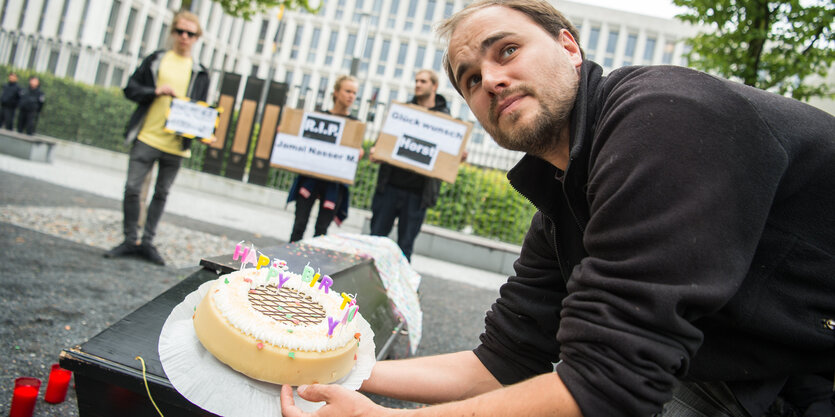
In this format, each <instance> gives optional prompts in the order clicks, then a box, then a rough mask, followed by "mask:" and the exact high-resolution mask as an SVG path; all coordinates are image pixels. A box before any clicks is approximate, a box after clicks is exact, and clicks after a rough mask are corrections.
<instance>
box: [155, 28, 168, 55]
mask: <svg viewBox="0 0 835 417" xmlns="http://www.w3.org/2000/svg"><path fill="white" fill-rule="evenodd" d="M166 39H168V24H166V23H163V24H162V27H161V28H159V42H157V44H158V45H157V49H163V48H165V40H166Z"/></svg>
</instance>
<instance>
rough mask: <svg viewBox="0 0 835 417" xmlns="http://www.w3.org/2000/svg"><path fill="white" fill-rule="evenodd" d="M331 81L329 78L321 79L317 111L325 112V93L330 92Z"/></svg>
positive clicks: (317, 95) (317, 96)
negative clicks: (323, 105)
mask: <svg viewBox="0 0 835 417" xmlns="http://www.w3.org/2000/svg"><path fill="white" fill-rule="evenodd" d="M328 84H329V81H328V77H327V76H324V75H323V76H322V77H320V78H319V91H318V92H317V93H316V109H317V110H320V111H321V110H323V108H322V102H323V101H324V100H325V92H326V91H327V90H328V87H329V85H328Z"/></svg>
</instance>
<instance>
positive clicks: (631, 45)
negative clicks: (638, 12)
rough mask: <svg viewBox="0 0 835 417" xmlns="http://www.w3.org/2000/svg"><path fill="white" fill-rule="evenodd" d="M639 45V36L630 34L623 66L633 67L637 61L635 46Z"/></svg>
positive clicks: (627, 39)
mask: <svg viewBox="0 0 835 417" xmlns="http://www.w3.org/2000/svg"><path fill="white" fill-rule="evenodd" d="M637 43H638V35H636V34H634V33H630V34H629V35H628V36H627V37H626V50H625V51H624V52H623V65H632V62H633V61H634V59H635V44H637Z"/></svg>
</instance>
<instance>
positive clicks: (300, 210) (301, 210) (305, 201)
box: [290, 182, 342, 242]
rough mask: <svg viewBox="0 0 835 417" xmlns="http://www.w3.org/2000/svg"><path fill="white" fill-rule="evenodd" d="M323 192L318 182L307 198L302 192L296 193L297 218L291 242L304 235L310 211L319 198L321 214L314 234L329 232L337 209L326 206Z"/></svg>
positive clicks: (337, 205) (317, 219)
mask: <svg viewBox="0 0 835 417" xmlns="http://www.w3.org/2000/svg"><path fill="white" fill-rule="evenodd" d="M323 193H324V190H323V189H322V185H321V184H320V183H318V182H317V185H316V187H315V188H314V189H313V190H310V195H309V196H308V197H307V198H305V197H304V196H302V195H301V194H297V195H296V219H295V220H294V221H293V232H292V233H291V234H290V242H295V241H297V240H301V238H302V237H303V236H304V230H305V229H307V221H308V219H309V218H310V211H311V210H312V209H313V205H314V204H316V200H317V199H318V200H319V214H318V215H316V224H315V225H314V227H313V236H321V235H324V234H326V233H328V227H330V225H331V222H332V221H333V216H334V214H335V212H336V210H334V209H328V208H325V207H324V204H325V201H324V199H323V198H322V194H323ZM339 198H342V196H339ZM339 198H337V200H339ZM336 207H339V201H336Z"/></svg>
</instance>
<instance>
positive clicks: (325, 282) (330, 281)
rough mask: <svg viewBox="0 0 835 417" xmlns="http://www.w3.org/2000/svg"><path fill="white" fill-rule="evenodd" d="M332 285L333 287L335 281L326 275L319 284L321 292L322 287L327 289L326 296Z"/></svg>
mask: <svg viewBox="0 0 835 417" xmlns="http://www.w3.org/2000/svg"><path fill="white" fill-rule="evenodd" d="M331 285H333V279H331V277H329V276H327V275H325V276H323V277H322V281H321V282H319V290H321V289H322V287H324V288H325V294H327V293H328V290H329V289H330V287H331Z"/></svg>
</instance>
